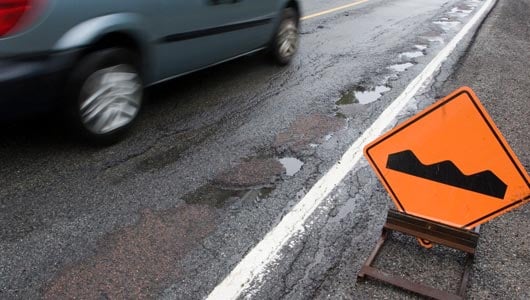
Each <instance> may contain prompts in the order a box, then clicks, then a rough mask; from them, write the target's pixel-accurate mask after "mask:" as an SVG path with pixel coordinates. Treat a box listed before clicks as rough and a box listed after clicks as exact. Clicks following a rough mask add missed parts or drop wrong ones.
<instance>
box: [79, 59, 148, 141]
mask: <svg viewBox="0 0 530 300" xmlns="http://www.w3.org/2000/svg"><path fill="white" fill-rule="evenodd" d="M81 97H82V99H83V100H82V101H81V104H80V114H81V121H82V122H83V125H84V126H85V127H86V128H87V129H88V130H90V131H91V132H92V133H95V134H105V133H108V132H111V131H113V130H115V129H118V128H120V127H123V126H125V125H127V124H129V123H130V122H131V121H132V120H133V119H134V118H135V117H136V115H137V114H138V111H139V109H140V104H141V101H142V81H141V79H140V76H139V75H138V73H137V72H136V71H135V70H134V69H133V68H132V67H130V66H128V65H117V66H113V67H110V68H106V69H102V70H99V71H97V72H95V73H94V74H92V75H91V76H90V77H89V78H88V79H87V80H86V81H85V83H84V85H83V87H82V88H81Z"/></svg>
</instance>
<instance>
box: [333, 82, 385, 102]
mask: <svg viewBox="0 0 530 300" xmlns="http://www.w3.org/2000/svg"><path fill="white" fill-rule="evenodd" d="M388 91H390V88H389V87H388V86H386V85H378V86H376V87H373V88H370V89H365V88H362V87H358V88H357V89H355V90H354V91H350V92H347V93H345V94H344V95H342V97H341V98H340V99H339V101H337V102H335V103H336V104H337V105H348V104H354V103H359V104H369V103H372V102H374V101H377V100H379V98H381V97H382V96H383V94H384V93H385V92H388Z"/></svg>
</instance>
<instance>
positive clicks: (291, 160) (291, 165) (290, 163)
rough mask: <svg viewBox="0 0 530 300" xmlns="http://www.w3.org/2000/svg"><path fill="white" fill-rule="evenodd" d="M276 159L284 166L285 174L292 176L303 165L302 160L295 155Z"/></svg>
mask: <svg viewBox="0 0 530 300" xmlns="http://www.w3.org/2000/svg"><path fill="white" fill-rule="evenodd" d="M278 161H279V162H280V163H281V164H282V165H283V167H284V168H285V174H286V175H287V176H294V175H295V174H296V173H298V172H299V171H300V170H301V169H302V166H303V165H304V162H302V161H301V160H299V159H298V158H295V157H284V158H280V159H278Z"/></svg>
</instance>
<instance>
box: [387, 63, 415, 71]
mask: <svg viewBox="0 0 530 300" xmlns="http://www.w3.org/2000/svg"><path fill="white" fill-rule="evenodd" d="M412 66H414V64H413V63H410V62H407V63H402V64H395V65H391V66H390V67H388V68H389V69H390V70H393V71H396V72H404V71H406V70H407V69H408V68H410V67H412Z"/></svg>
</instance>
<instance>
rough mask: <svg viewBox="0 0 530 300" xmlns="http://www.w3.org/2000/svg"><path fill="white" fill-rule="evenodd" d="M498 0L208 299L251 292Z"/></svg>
mask: <svg viewBox="0 0 530 300" xmlns="http://www.w3.org/2000/svg"><path fill="white" fill-rule="evenodd" d="M495 1H496V0H486V1H485V3H484V4H483V6H482V7H481V8H480V10H479V11H478V12H477V13H476V14H475V15H474V16H473V17H472V18H471V19H470V20H469V22H468V23H467V24H466V25H464V26H463V27H462V29H461V30H460V32H458V33H457V34H456V35H455V37H454V38H453V39H452V40H451V41H450V42H449V43H448V44H447V45H446V46H445V47H444V48H443V49H442V50H441V51H440V52H439V53H438V54H437V55H436V57H434V59H433V60H432V61H431V62H430V63H429V64H428V65H427V66H426V67H425V69H424V70H423V71H422V72H421V73H420V74H419V75H418V76H417V77H416V78H414V80H412V81H411V82H410V83H409V85H408V86H407V87H406V88H405V90H404V91H403V92H402V93H401V94H400V95H399V96H398V97H397V98H396V99H395V100H394V101H393V102H392V103H391V104H390V105H389V106H388V107H387V108H386V109H385V110H384V111H383V113H382V114H381V115H380V116H379V117H378V118H377V120H376V121H375V122H374V123H373V124H372V125H371V126H370V128H368V130H366V131H365V132H364V133H363V134H362V135H361V137H359V138H358V139H357V140H356V141H355V142H354V143H353V144H352V145H351V146H350V148H349V149H348V150H347V151H346V153H344V155H343V156H342V158H341V159H340V160H339V161H338V162H337V163H336V164H335V165H334V166H333V167H332V168H331V170H329V171H328V172H327V173H326V174H325V175H324V176H323V177H322V178H321V179H320V180H319V181H318V182H317V183H316V184H315V185H314V186H313V187H312V188H311V190H310V191H309V192H308V193H307V194H306V195H305V197H304V198H303V199H302V200H300V202H298V204H296V206H294V207H293V209H292V210H291V211H290V212H289V213H288V214H287V215H285V217H284V218H283V219H282V221H281V222H280V223H279V224H278V225H277V226H276V227H274V228H273V229H272V230H271V231H270V232H269V233H267V235H266V236H265V237H264V238H263V240H262V241H261V242H259V243H258V244H257V245H256V246H255V247H254V248H253V249H252V250H251V251H250V252H249V253H248V254H247V255H246V256H245V257H244V258H243V259H242V260H241V261H240V262H239V263H238V264H237V266H236V267H235V268H234V269H233V270H232V272H231V273H230V274H229V275H228V276H227V277H226V278H225V279H224V280H223V281H222V282H221V283H220V284H219V285H218V286H217V287H216V288H215V289H214V290H213V291H212V292H211V293H210V295H209V296H208V298H207V299H212V300H214V299H215V300H217V299H237V298H238V297H240V296H241V295H242V294H243V293H244V292H245V291H247V290H248V289H249V288H250V286H251V284H252V282H254V281H255V280H256V279H259V278H260V276H261V275H263V274H264V272H265V271H266V268H267V266H269V265H271V264H272V263H274V262H276V261H277V260H278V259H279V252H280V251H281V249H282V248H283V247H284V246H285V245H286V244H287V242H288V241H289V240H290V239H291V238H293V237H294V236H296V235H297V234H298V233H301V232H303V230H304V223H305V222H306V220H307V219H308V218H309V217H310V216H311V214H312V213H313V212H314V211H315V209H317V208H318V207H319V206H320V205H321V204H322V203H323V201H324V200H325V199H326V197H327V196H328V195H329V194H330V193H331V191H333V189H334V188H335V187H336V186H337V185H338V184H339V183H340V182H341V181H342V180H343V179H344V177H345V176H346V175H347V174H348V173H349V172H350V171H351V170H353V169H354V168H355V167H356V166H357V164H358V163H359V161H360V160H361V158H362V157H363V148H364V146H365V145H366V144H368V143H369V142H371V141H372V140H374V139H376V138H377V137H378V136H380V135H381V134H382V133H383V131H384V130H385V129H387V128H388V127H389V126H390V125H391V124H392V123H393V122H394V121H395V120H396V118H397V117H398V115H399V113H400V112H401V111H402V110H403V108H405V106H406V105H407V104H408V103H410V102H411V101H412V99H413V98H414V96H415V95H416V93H417V92H418V91H419V90H420V89H421V88H422V87H424V86H426V85H427V84H429V83H430V82H431V79H432V77H433V75H434V73H435V72H436V71H437V70H438V69H439V68H440V67H441V66H442V63H443V62H444V61H445V60H446V59H447V57H449V55H450V54H451V53H452V52H453V50H454V49H455V47H456V46H457V44H458V43H459V42H460V41H461V40H462V39H463V38H464V37H465V35H466V34H467V33H469V32H470V30H471V29H472V28H473V26H475V25H477V24H478V22H479V21H480V20H481V19H482V18H483V17H484V16H485V15H486V13H488V12H489V10H490V9H491V8H492V7H493V4H494V3H495Z"/></svg>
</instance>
